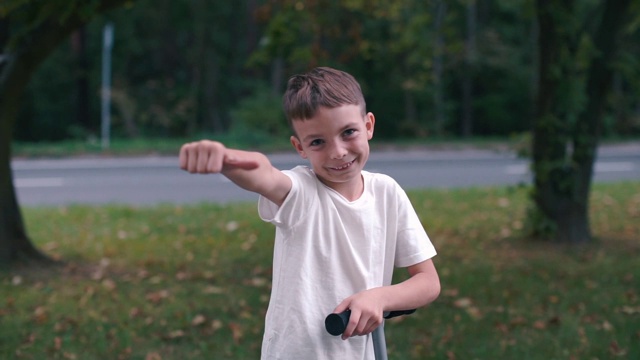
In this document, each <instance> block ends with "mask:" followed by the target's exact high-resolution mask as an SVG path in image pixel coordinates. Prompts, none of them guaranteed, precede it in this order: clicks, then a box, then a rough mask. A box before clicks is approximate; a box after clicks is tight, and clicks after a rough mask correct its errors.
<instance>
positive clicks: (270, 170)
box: [180, 140, 291, 206]
mask: <svg viewBox="0 0 640 360" xmlns="http://www.w3.org/2000/svg"><path fill="white" fill-rule="evenodd" d="M180 168H181V169H183V170H185V171H188V172H190V173H192V174H195V173H197V174H217V173H221V174H223V175H224V176H226V177H227V178H229V180H231V181H232V182H234V183H235V184H236V185H238V186H240V187H241V188H243V189H245V190H249V191H253V192H256V193H258V194H260V195H262V196H264V197H266V198H267V199H269V200H271V201H273V202H274V203H275V204H277V205H278V206H280V205H282V202H283V201H284V199H285V198H286V196H287V194H288V193H289V190H291V179H289V177H288V176H286V175H285V174H283V173H282V172H281V171H280V170H278V169H276V168H275V167H273V165H271V162H270V161H269V159H268V158H267V157H266V156H265V155H264V154H262V153H259V152H249V151H243V150H236V149H229V148H227V147H225V146H224V145H223V144H222V143H219V142H216V141H208V140H202V141H198V142H193V143H188V144H185V145H183V146H182V148H180Z"/></svg>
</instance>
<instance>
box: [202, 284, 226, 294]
mask: <svg viewBox="0 0 640 360" xmlns="http://www.w3.org/2000/svg"><path fill="white" fill-rule="evenodd" d="M202 292H203V293H205V294H216V295H218V294H224V289H223V288H221V287H218V286H212V285H209V286H207V287H206V288H204V290H202Z"/></svg>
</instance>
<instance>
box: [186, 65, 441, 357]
mask: <svg viewBox="0 0 640 360" xmlns="http://www.w3.org/2000/svg"><path fill="white" fill-rule="evenodd" d="M283 104H284V110H285V114H286V116H287V120H288V121H289V124H290V126H291V129H292V131H293V135H292V136H291V144H292V145H293V147H294V148H295V149H296V151H297V152H298V154H300V156H301V157H302V158H304V159H307V160H308V161H309V163H310V165H311V168H308V167H304V166H298V167H296V168H294V169H292V170H285V171H280V170H278V169H276V168H275V167H273V166H272V165H271V163H270V162H269V160H268V159H267V157H266V156H265V155H263V154H261V153H257V152H245V151H241V150H235V149H228V148H226V147H225V146H224V145H222V144H220V143H218V142H212V141H206V140H205V141H200V142H195V143H189V144H185V145H184V146H183V147H182V148H181V150H180V167H181V168H182V169H184V170H187V171H189V172H191V173H222V174H223V175H224V176H226V177H227V178H229V179H230V180H231V181H233V182H234V183H235V184H237V185H238V186H240V187H242V188H244V189H246V190H249V191H253V192H256V193H258V194H260V195H261V196H260V199H259V201H258V211H259V214H260V217H261V218H262V219H263V220H264V221H267V222H270V223H272V224H274V225H275V227H276V239H275V248H274V255H273V280H272V281H273V286H272V292H271V299H270V302H269V307H268V310H267V315H266V320H265V333H264V338H263V343H262V359H373V357H374V354H373V347H372V344H371V336H364V335H368V334H370V333H371V332H372V331H373V330H374V329H375V328H376V327H378V326H379V325H380V324H381V323H382V320H383V319H382V316H383V312H384V311H390V310H406V309H413V308H417V307H421V306H424V305H426V304H428V303H430V302H432V301H433V300H435V299H436V298H437V296H438V295H439V292H440V282H439V278H438V274H437V272H436V269H435V267H434V265H433V262H432V260H431V258H432V257H433V256H435V254H436V251H435V249H434V247H433V245H432V244H431V242H430V240H429V238H428V236H427V234H426V233H425V231H424V229H423V228H422V225H421V224H420V221H419V219H418V217H417V215H416V213H415V211H414V209H413V207H412V206H411V203H410V202H409V200H408V198H407V196H406V194H405V192H404V191H403V190H402V189H401V188H400V186H399V185H398V184H397V183H396V182H395V181H394V180H392V179H391V178H390V177H388V176H386V175H382V174H374V173H370V172H367V171H364V170H363V168H364V166H365V164H366V162H367V159H368V157H369V140H370V139H371V138H372V136H373V128H374V124H375V117H374V116H373V114H372V113H370V112H366V110H365V109H366V108H365V101H364V97H363V95H362V91H361V90H360V85H359V84H358V83H357V81H356V80H355V79H354V78H353V77H352V76H351V75H349V74H347V73H345V72H342V71H338V70H334V69H331V68H316V69H313V70H312V71H310V72H309V73H307V74H304V75H297V76H293V77H292V78H291V79H290V80H289V82H288V85H287V90H286V92H285V95H284V100H283ZM394 266H396V267H407V269H408V272H409V275H410V277H409V278H408V279H407V280H405V281H404V282H401V283H399V284H395V285H391V276H392V272H393V268H394ZM336 305H337V306H336ZM347 309H350V310H351V317H350V320H349V324H348V326H347V328H346V330H345V332H344V334H343V335H342V339H343V340H346V341H340V340H339V339H338V338H335V337H333V336H331V335H330V334H328V333H327V332H326V331H325V328H324V319H325V317H326V315H327V314H328V313H330V312H332V311H333V312H335V313H340V312H342V311H344V310H347Z"/></svg>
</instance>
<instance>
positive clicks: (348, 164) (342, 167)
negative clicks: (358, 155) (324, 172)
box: [331, 159, 356, 170]
mask: <svg viewBox="0 0 640 360" xmlns="http://www.w3.org/2000/svg"><path fill="white" fill-rule="evenodd" d="M355 161H356V160H355V159H354V160H351V161H349V162H348V163H346V164H342V165H340V166H336V167H332V168H331V170H344V169H348V168H350V167H351V165H353V163H354V162H355Z"/></svg>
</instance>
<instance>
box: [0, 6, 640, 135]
mask: <svg viewBox="0 0 640 360" xmlns="http://www.w3.org/2000/svg"><path fill="white" fill-rule="evenodd" d="M96 3H97V2H96V1H79V0H74V1H61V0H56V1H47V2H42V3H41V2H38V1H35V0H24V1H23V0H7V1H4V2H2V4H0V13H5V14H6V13H12V14H14V15H15V14H16V13H18V12H20V17H15V18H13V19H14V20H13V23H14V24H17V19H22V18H24V19H29V21H28V22H27V23H29V24H35V23H37V22H38V21H42V20H39V19H43V16H44V15H46V14H52V13H53V12H56V14H59V16H58V17H59V18H60V19H64V17H65V16H68V14H69V13H70V12H71V11H76V12H80V13H87V16H88V14H89V13H91V11H92V9H93V8H94V7H95V6H96ZM43 4H46V6H45V5H43ZM475 4H476V8H477V16H476V27H475V31H474V32H473V35H474V36H475V39H476V41H475V44H476V46H475V53H474V55H473V56H472V58H467V55H466V52H465V51H466V50H465V49H466V46H467V44H466V38H467V36H468V34H467V28H468V26H469V23H468V21H469V20H468V18H467V7H468V5H469V2H468V1H453V2H451V1H418V0H411V1H402V2H398V1H395V2H388V1H362V0H352V1H340V2H336V1H319V2H300V1H291V0H277V1H254V2H249V1H232V2H216V3H215V4H212V3H210V2H207V1H206V0H193V1H188V0H176V1H164V0H163V1H151V0H139V1H137V2H136V5H137V6H132V5H131V4H128V5H127V6H126V7H125V8H121V9H119V10H117V11H114V12H113V13H111V14H108V15H105V16H103V17H100V18H98V19H97V20H96V21H94V22H92V23H91V24H89V26H88V27H87V29H86V30H87V39H88V43H87V49H86V55H87V57H88V59H89V79H90V95H91V100H90V104H89V108H90V113H91V119H90V120H89V126H88V128H83V127H85V126H86V125H84V124H78V123H76V122H77V120H76V119H77V117H76V116H75V114H76V110H75V109H76V106H78V103H77V101H76V100H75V99H74V96H75V95H74V94H75V93H76V89H75V86H76V85H75V82H74V79H76V75H77V74H76V73H75V71H76V68H77V61H78V60H76V58H75V56H74V54H73V50H72V49H70V47H69V44H64V45H63V46H62V47H60V49H58V50H57V51H56V53H55V54H53V56H52V58H51V59H50V60H49V61H47V62H46V63H45V64H44V65H43V68H42V69H40V71H38V73H37V74H36V75H35V78H34V80H33V82H32V84H31V86H30V88H29V93H28V97H27V103H26V104H25V106H24V111H23V112H22V113H21V115H20V118H19V120H18V122H17V124H18V126H19V129H18V130H17V132H16V137H17V139H18V140H23V141H43V140H59V139H67V138H70V137H74V136H78V134H81V135H84V136H90V135H91V134H95V133H97V129H98V127H99V126H98V122H99V118H100V116H99V109H100V103H99V96H98V94H99V87H100V68H101V59H100V55H101V45H102V44H101V42H102V28H103V25H104V24H105V23H106V22H107V21H110V22H113V23H114V25H115V43H114V49H113V96H114V98H113V105H112V106H113V109H112V110H113V111H112V114H113V134H114V135H115V136H116V137H136V136H145V135H147V136H148V135H151V136H169V137H183V136H190V135H194V134H198V133H201V132H203V131H205V132H211V133H215V134H217V135H219V134H222V133H225V132H227V131H230V130H231V129H232V128H233V127H234V125H235V124H234V121H235V120H234V119H233V118H234V116H233V115H232V111H237V110H238V109H239V107H240V105H239V104H241V103H243V104H251V103H253V102H254V101H255V97H256V95H255V94H254V91H253V89H254V88H256V87H257V86H259V85H258V84H268V87H269V88H271V89H273V91H274V92H276V93H279V92H282V90H283V88H284V85H285V83H286V79H287V78H288V76H290V75H292V74H294V73H299V72H301V71H305V70H307V69H308V68H310V67H312V66H318V65H328V66H335V67H338V68H340V69H343V70H346V71H349V72H351V73H353V74H354V75H355V76H356V77H357V78H358V79H359V80H360V81H361V84H362V87H363V90H364V92H365V95H366V98H367V102H368V105H369V108H370V110H371V111H373V112H374V113H375V114H376V116H377V119H378V124H379V128H378V129H379V130H380V131H379V132H378V136H381V137H386V138H393V137H396V136H401V135H402V136H407V135H412V136H417V137H425V136H434V134H437V135H438V136H445V135H447V136H457V135H459V134H460V133H461V130H460V123H461V120H460V119H461V118H462V116H463V103H462V95H461V90H460V89H461V86H462V82H463V80H464V79H466V78H470V79H471V81H472V83H473V99H472V103H471V110H472V112H473V115H474V116H473V118H474V124H473V131H474V134H473V135H480V136H495V135H500V136H504V135H510V134H512V133H520V132H524V131H528V130H530V128H531V119H532V114H533V106H534V104H533V101H534V96H533V92H534V91H535V88H536V86H537V75H538V74H537V67H536V66H537V64H536V62H535V61H533V59H535V56H536V52H537V51H538V50H537V48H536V43H535V40H536V39H535V37H534V36H532V35H531V34H535V33H536V27H535V11H534V8H535V4H534V2H533V1H530V0H522V1H509V0H498V1H484V0H483V1H476V2H475ZM599 4H601V2H598V1H595V0H593V1H586V2H580V3H579V4H578V5H577V7H578V10H577V11H575V12H572V13H571V14H570V15H571V17H570V19H569V20H570V21H564V22H563V23H562V26H561V28H559V29H558V31H560V32H561V33H563V34H564V35H563V36H564V37H563V39H564V40H563V41H564V42H565V43H564V46H563V47H562V53H563V54H564V55H566V56H567V57H566V59H567V61H565V62H563V63H562V65H560V66H559V67H556V68H555V69H554V71H555V74H556V75H557V76H559V77H560V78H567V77H570V78H571V79H574V80H572V81H567V82H563V84H562V88H561V91H560V92H559V93H558V97H559V99H560V100H561V102H560V103H562V104H563V106H565V107H566V109H568V110H566V111H565V114H564V115H563V116H564V118H565V121H566V122H573V121H575V116H576V115H575V113H576V111H577V110H578V109H580V108H581V107H583V106H584V104H585V103H587V101H588V99H587V98H586V97H585V95H584V93H583V92H582V91H581V90H582V88H583V87H584V77H583V76H581V74H582V73H583V70H584V68H585V66H586V65H587V64H588V60H589V59H590V58H591V57H593V56H596V55H597V52H594V50H593V48H592V44H591V42H590V40H589V38H588V37H585V36H577V35H576V32H578V31H579V30H583V29H585V28H586V29H587V30H588V29H590V26H589V25H588V23H587V22H586V19H592V18H597V11H593V10H592V9H598V7H597V6H599ZM18 10H20V11H18ZM23 10H24V11H23ZM27 10H28V11H27ZM440 10H442V11H443V14H444V19H443V21H442V23H441V24H439V23H438V21H439V20H438V17H437V16H438V13H439V11H440ZM43 14H44V15H43ZM65 14H66V15H65ZM594 14H595V15H594ZM632 14H633V16H634V20H633V21H630V22H629V25H628V26H626V27H625V31H624V36H623V38H622V39H621V40H622V41H623V43H624V44H625V46H623V48H624V54H623V55H624V56H622V57H621V58H619V59H618V60H617V62H616V71H617V73H618V74H619V75H618V80H617V81H618V84H619V86H618V88H617V89H618V90H617V92H616V94H615V98H614V99H613V102H612V105H613V106H612V107H611V108H610V110H609V111H608V113H609V119H610V120H609V122H608V126H607V133H608V134H610V135H616V134H623V133H624V134H627V133H632V132H633V133H636V134H637V133H638V131H639V130H638V129H640V125H638V124H639V122H638V121H639V120H638V119H639V118H640V117H639V116H638V111H637V107H638V102H637V99H638V98H639V97H638V94H640V89H639V88H638V86H637V84H640V81H636V80H637V79H638V78H639V76H640V74H638V71H637V69H638V68H639V67H638V66H636V65H637V61H638V60H637V59H638V58H639V56H638V54H639V53H640V48H638V46H637V44H638V43H640V42H638V41H637V37H638V29H639V27H638V25H637V24H638V23H640V22H639V21H638V20H637V19H638V18H640V16H639V15H638V10H637V5H634V6H633V7H632ZM562 15H563V14H562V12H560V13H558V16H562ZM585 24H587V25H585ZM25 26H27V25H25ZM21 28H22V27H21V26H17V25H14V28H12V31H13V32H14V33H15V32H20V31H23V30H20V29H21ZM572 54H573V55H575V58H576V59H577V60H576V61H574V59H573V58H571V57H570V56H571V55H572ZM439 62H440V63H439ZM438 64H440V65H441V68H439V67H438V66H439V65H438ZM574 75H576V76H575V77H574ZM251 97H254V99H249V100H247V101H246V102H243V100H245V99H246V98H251ZM439 116H441V117H442V118H441V119H438V117H439Z"/></svg>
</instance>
